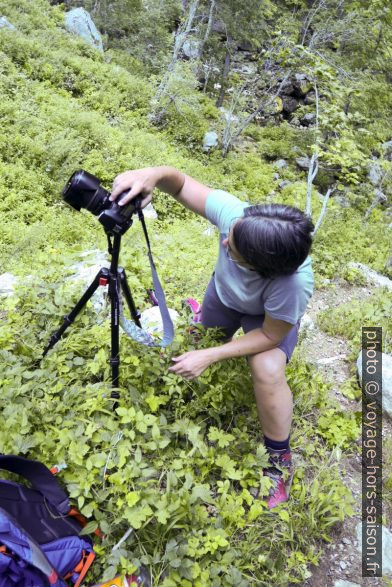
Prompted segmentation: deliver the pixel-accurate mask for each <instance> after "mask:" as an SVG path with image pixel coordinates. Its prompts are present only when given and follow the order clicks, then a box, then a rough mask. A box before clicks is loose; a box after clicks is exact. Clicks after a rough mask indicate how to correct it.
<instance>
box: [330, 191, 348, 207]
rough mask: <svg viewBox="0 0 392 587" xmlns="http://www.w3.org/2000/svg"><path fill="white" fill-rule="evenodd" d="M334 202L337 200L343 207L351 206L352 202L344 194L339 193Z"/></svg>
mask: <svg viewBox="0 0 392 587" xmlns="http://www.w3.org/2000/svg"><path fill="white" fill-rule="evenodd" d="M333 200H334V202H337V203H338V204H339V205H340V206H341V207H342V208H351V203H350V200H349V199H348V198H346V197H345V196H343V194H337V195H335V196H334V197H333Z"/></svg>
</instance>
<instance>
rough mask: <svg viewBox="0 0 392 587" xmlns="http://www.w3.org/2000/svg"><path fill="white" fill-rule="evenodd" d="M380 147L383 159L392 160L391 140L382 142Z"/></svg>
mask: <svg viewBox="0 0 392 587" xmlns="http://www.w3.org/2000/svg"><path fill="white" fill-rule="evenodd" d="M382 148H383V149H384V156H385V159H387V160H388V161H392V141H387V142H386V143H384V144H383V146H382Z"/></svg>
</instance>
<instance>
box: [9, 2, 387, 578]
mask: <svg viewBox="0 0 392 587" xmlns="http://www.w3.org/2000/svg"><path fill="white" fill-rule="evenodd" d="M0 12H1V14H4V15H5V16H6V17H7V18H8V19H9V21H10V22H12V23H13V24H14V25H15V27H16V29H15V30H8V29H7V28H4V29H1V30H0V64H1V70H0V92H1V98H2V99H1V101H0V112H1V117H2V134H1V136H0V175H1V178H2V179H1V183H0V231H1V235H2V237H1V240H2V251H3V255H2V259H1V267H0V271H1V272H4V271H11V272H12V273H13V274H15V275H18V276H19V277H20V282H19V286H18V289H17V291H16V293H15V295H14V296H12V297H10V298H9V299H8V300H2V307H1V313H0V318H1V320H0V349H1V350H0V357H1V372H0V381H1V387H2V391H1V394H0V409H1V413H2V422H3V425H2V426H1V428H0V450H1V452H4V453H15V454H20V455H26V456H29V457H32V458H36V459H38V460H41V461H43V462H44V463H46V464H47V465H52V464H54V463H62V462H65V463H66V464H67V468H66V469H65V470H64V471H62V473H61V479H62V480H63V481H64V483H65V484H66V486H67V489H68V491H69V493H70V495H71V497H72V499H73V500H74V501H75V503H76V504H77V505H78V507H79V509H80V510H81V512H82V513H83V514H85V515H86V516H87V517H89V518H90V519H91V524H90V525H89V530H90V531H91V532H93V531H94V529H95V528H96V527H97V525H99V527H100V528H101V530H102V531H103V533H104V535H105V537H104V539H103V540H102V542H100V543H99V542H98V543H97V546H96V549H97V552H98V554H99V557H98V562H97V563H96V564H95V565H94V566H93V571H92V577H91V578H92V579H93V578H94V579H99V578H102V576H105V577H107V578H111V577H112V576H113V575H114V574H115V573H116V571H122V572H124V571H127V570H128V571H129V570H133V569H134V568H136V567H139V566H140V565H144V566H146V567H148V569H149V570H150V572H151V575H152V577H153V581H154V583H155V584H158V583H159V584H162V585H166V587H170V586H174V585H183V586H187V585H189V586H190V585H195V586H196V587H203V586H205V585H214V586H219V585H236V586H246V585H253V584H259V585H265V586H269V585H282V586H283V585H288V584H290V583H298V584H301V583H303V581H304V580H305V579H306V578H307V577H309V576H310V571H309V565H310V564H312V563H314V564H315V563H317V561H318V558H319V556H320V553H321V548H322V543H323V541H328V540H329V539H330V538H329V536H330V531H331V529H332V528H333V526H334V525H335V524H336V523H337V522H341V521H342V520H343V519H344V517H345V516H346V515H350V513H351V511H352V510H351V503H352V498H351V495H350V492H349V491H348V490H347V488H346V486H345V484H344V483H343V482H342V481H341V477H340V467H341V465H340V462H339V459H340V456H341V453H342V450H345V451H349V452H350V451H355V450H356V445H355V440H356V438H357V437H358V433H359V429H358V425H359V424H358V417H357V416H356V415H354V416H350V417H349V416H347V415H346V414H343V413H342V412H341V411H340V410H339V408H338V406H336V405H334V404H331V401H330V399H329V397H328V385H327V384H325V382H323V380H322V379H321V378H320V376H319V375H318V374H317V373H316V371H315V370H313V369H312V368H311V367H310V366H309V365H307V364H306V363H305V362H304V361H303V360H302V358H301V356H300V355H299V354H295V355H294V357H293V360H292V361H291V363H290V365H289V367H288V382H289V385H290V386H291V388H292V390H293V393H294V397H295V417H294V428H293V435H292V441H291V443H292V448H293V451H294V453H295V455H296V475H295V479H294V484H293V488H292V500H291V501H290V503H289V504H288V505H287V506H285V507H284V508H281V509H280V510H279V511H275V512H273V513H271V512H268V511H267V508H266V504H265V501H263V499H262V497H263V496H264V497H265V496H266V495H267V494H268V481H267V480H266V479H264V481H263V482H262V484H261V498H259V499H256V498H255V497H254V490H255V489H256V488H257V487H260V472H261V470H262V468H263V465H265V464H266V454H265V451H264V448H263V445H262V443H261V433H260V428H259V424H258V422H257V414H256V409H255V403H254V398H253V391H252V385H251V381H250V377H249V374H248V369H247V368H246V363H245V360H230V361H226V362H225V363H224V364H215V365H213V366H212V367H211V368H210V369H209V370H207V372H205V373H204V374H203V375H202V376H201V377H200V378H199V379H198V380H197V381H193V382H191V383H190V382H187V381H184V380H181V379H179V378H178V377H176V376H175V375H173V374H169V373H168V366H169V364H170V363H171V357H172V356H175V355H177V354H180V353H182V352H185V351H186V350H190V349H192V348H194V345H195V343H194V341H193V339H192V337H191V336H190V335H189V334H187V327H188V324H187V318H186V316H184V314H183V313H182V311H181V300H182V299H183V298H184V297H187V296H189V295H192V296H195V297H199V298H200V297H201V296H202V294H203V291H204V288H205V286H206V285H207V283H208V280H209V276H210V274H211V272H212V270H213V264H214V256H215V254H216V247H217V238H216V235H215V233H213V232H212V234H211V235H210V234H209V233H208V234H206V232H205V231H206V229H207V228H208V224H207V222H206V221H202V220H197V219H195V218H193V217H192V216H191V215H190V214H189V212H187V211H186V210H184V208H182V207H180V206H179V205H178V204H177V203H176V202H175V201H174V200H173V199H171V198H169V197H167V196H165V195H163V194H157V196H156V197H155V199H154V206H155V208H156V210H157V212H158V215H159V220H157V221H155V222H151V223H150V224H149V230H150V235H151V241H152V247H153V251H154V256H155V259H156V263H157V267H158V271H159V273H160V275H161V276H162V280H163V282H164V289H165V291H166V296H167V299H168V301H169V305H170V306H171V307H174V308H176V309H177V310H178V311H179V312H180V320H179V322H178V323H177V329H176V330H177V334H176V338H175V342H174V344H173V345H172V347H171V348H170V350H166V351H159V350H156V349H147V348H145V347H141V346H138V345H136V344H135V343H134V342H132V341H130V340H129V339H127V338H126V337H125V335H124V336H122V338H121V358H122V363H121V381H120V394H121V398H120V400H119V404H118V406H117V407H115V406H114V405H113V400H112V399H111V398H110V391H111V389H110V373H109V365H108V362H107V358H108V353H109V347H110V334H109V333H110V326H109V319H108V311H107V309H105V308H103V309H101V310H100V312H99V313H97V311H96V310H95V309H94V306H93V305H92V304H88V306H87V308H86V310H85V311H84V312H83V313H82V315H80V316H79V317H78V319H77V321H76V322H75V324H74V325H73V326H72V328H71V329H70V332H69V333H68V334H67V335H66V336H65V337H64V339H63V340H62V341H61V342H60V343H59V344H58V345H57V346H56V347H55V348H54V350H53V351H52V352H50V353H49V355H48V356H47V357H46V358H45V359H44V360H43V361H41V362H39V359H40V356H41V354H42V349H43V348H44V347H45V345H46V343H47V341H48V337H49V335H50V334H51V332H52V331H53V330H55V329H56V328H57V327H58V325H59V324H60V321H61V317H62V316H63V315H65V314H66V313H67V312H68V311H69V310H70V308H71V307H72V305H73V304H74V303H75V302H76V301H77V299H78V297H79V296H80V294H81V291H82V289H83V286H82V284H80V283H77V282H75V280H74V279H72V273H73V270H72V265H74V264H75V263H76V262H78V261H80V254H81V253H82V252H83V251H84V250H87V249H100V250H103V251H105V250H106V239H105V236H104V234H103V231H102V230H101V227H100V225H99V224H98V223H97V221H96V219H95V218H94V217H93V216H92V215H91V214H88V213H87V212H86V213H81V214H77V213H76V212H74V211H72V210H70V209H68V208H67V207H66V206H65V205H64V204H63V203H62V200H61V197H60V192H61V190H62V188H63V186H64V184H65V182H66V181H67V179H68V177H69V176H70V175H71V173H72V172H73V171H75V170H76V169H78V168H84V169H86V170H88V171H90V172H91V173H93V174H95V175H97V176H98V177H100V178H101V179H102V181H103V183H104V185H105V187H107V188H108V189H110V186H111V182H112V180H113V179H114V177H115V176H116V175H117V174H118V173H120V172H122V171H124V170H125V169H132V168H138V167H145V166H148V165H159V164H165V165H166V164H167V165H173V166H176V167H177V168H180V169H181V170H183V171H184V172H186V173H188V174H190V175H192V176H194V177H196V178H197V179H198V180H200V181H202V182H204V183H206V184H208V185H210V186H214V187H218V188H222V189H226V190H228V191H232V192H233V193H235V194H236V195H238V196H239V197H241V198H243V199H248V200H249V201H251V202H252V203H255V202H262V201H267V200H268V199H269V198H271V193H272V192H274V190H276V180H275V179H274V168H273V166H272V165H271V164H270V163H269V161H270V160H271V159H273V158H277V157H285V158H287V159H288V160H290V159H292V158H293V152H292V148H293V147H294V146H295V145H298V144H300V145H303V146H306V145H309V140H310V138H309V135H308V133H307V132H306V131H303V132H301V131H300V130H298V131H292V130H290V129H289V128H288V125H282V127H281V128H280V129H277V128H273V127H265V128H263V129H261V130H260V129H258V127H256V126H253V127H250V130H249V133H248V134H249V137H253V140H254V143H253V147H252V148H251V149H250V150H249V151H247V150H241V149H239V150H238V151H232V152H230V153H229V154H228V156H227V158H226V159H222V158H221V156H220V155H219V154H218V153H211V154H206V153H204V152H203V151H202V149H201V138H202V136H203V133H204V130H205V129H207V128H208V124H209V122H210V121H211V120H213V119H214V117H216V116H217V109H216V107H215V105H214V104H213V102H212V101H211V100H210V99H209V98H208V97H207V95H205V96H203V97H202V98H200V97H199V96H198V97H197V101H198V104H199V111H198V113H199V114H198V116H199V117H200V116H201V117H202V118H201V119H200V120H199V121H198V123H197V124H195V121H194V120H193V119H192V117H187V116H184V117H178V119H175V118H172V119H171V120H170V119H169V121H168V122H167V125H166V127H165V128H164V129H161V130H157V129H156V128H155V127H153V126H152V125H151V123H150V122H149V119H148V116H147V114H148V111H149V104H150V100H151V97H152V95H153V93H154V89H155V86H156V79H155V77H154V76H148V75H146V70H145V68H144V65H143V64H142V63H141V62H138V61H137V60H136V59H135V58H134V57H132V60H131V61H129V60H128V61H127V69H125V68H124V67H122V66H121V65H119V63H121V61H122V60H125V59H126V54H121V53H120V52H118V53H117V54H116V53H115V52H112V53H110V52H108V54H104V55H101V54H99V53H98V52H96V51H95V50H93V49H91V48H89V47H88V46H87V45H86V44H85V43H84V42H82V41H80V40H78V39H77V38H76V37H73V36H71V35H69V34H67V33H66V32H65V30H64V27H63V16H64V15H63V12H62V9H60V8H59V7H51V6H50V5H49V3H48V2H46V0H37V1H36V2H28V1H27V0H22V1H18V2H17V1H16V0H7V1H4V0H0ZM130 63H133V67H131V66H130ZM195 92H196V90H195ZM195 99H196V98H195ZM173 116H174V115H173ZM284 173H286V174H287V177H288V178H289V179H290V180H293V181H294V183H292V185H291V186H289V187H287V188H285V189H283V190H282V191H281V192H280V194H279V198H278V200H279V201H281V202H284V203H287V204H294V205H297V206H299V207H300V208H302V209H303V208H304V206H305V200H306V177H305V174H301V173H298V171H296V170H294V168H289V169H288V170H287V171H285V172H284ZM275 200H276V196H275ZM361 206H362V208H361ZM313 208H314V214H315V216H317V215H318V213H319V211H320V209H321V201H320V198H319V195H318V194H317V193H316V192H315V193H314V195H313ZM384 223H385V221H384V219H381V218H380V215H379V214H378V210H375V211H374V212H373V213H372V214H371V215H370V216H369V218H368V219H367V220H366V222H365V221H364V220H363V203H362V204H361V205H360V206H359V207H358V208H351V209H350V210H346V209H344V208H341V207H340V206H339V205H338V204H337V203H335V202H334V201H332V202H331V205H330V206H329V212H328V214H327V216H326V219H325V221H324V223H323V225H322V229H321V230H320V231H319V232H318V234H317V237H316V239H315V243H314V250H313V265H314V270H315V275H316V283H317V285H318V286H319V285H323V284H325V282H326V280H328V279H331V278H332V277H335V276H341V277H346V278H348V279H350V280H352V281H355V279H357V276H356V275H353V274H352V273H350V271H349V270H348V268H347V263H348V261H350V260H355V261H359V262H364V263H367V264H368V265H370V266H371V267H373V268H374V269H377V270H383V269H384V264H385V255H386V253H387V251H388V234H387V231H386V230H383V229H380V226H383V224H384ZM343 228H344V230H343ZM121 263H122V264H123V265H124V266H125V267H126V269H127V272H128V278H129V282H130V286H131V289H132V292H133V294H134V298H135V302H136V305H137V306H138V307H140V308H141V309H143V308H144V307H145V306H146V305H147V304H148V302H147V299H146V294H145V292H146V288H147V287H150V285H151V281H150V275H149V270H148V269H147V258H146V255H145V245H144V241H143V239H142V232H141V229H140V226H139V224H138V223H136V222H135V225H134V226H133V227H132V228H131V229H130V230H129V231H128V233H127V234H126V235H125V237H124V239H123V250H122V253H121ZM388 304H389V305H388ZM386 306H387V307H386ZM389 306H390V299H389V298H386V297H383V298H382V299H381V298H380V300H379V304H378V302H377V308H380V314H379V315H378V314H377V318H378V316H382V314H383V313H384V312H385V311H387V312H388V308H389ZM367 311H368V307H367V306H365V307H364V312H365V314H366V312H367ZM369 311H370V306H369ZM340 312H341V313H340V314H339V313H338V311H337V313H336V317H335V316H334V318H333V326H331V327H333V328H334V331H335V333H336V332H338V328H339V324H343V323H344V329H345V331H344V334H345V335H346V334H347V329H349V335H350V338H351V337H352V338H353V339H354V337H355V336H356V333H357V332H359V314H358V315H357V314H352V313H351V312H347V313H345V309H344V308H342V309H341V310H340ZM366 315H367V314H366ZM369 318H370V319H373V318H375V316H370V317H369ZM361 319H362V315H361ZM380 319H381V318H380ZM327 327H328V326H327V324H326V326H325V328H327ZM216 337H217V333H210V332H208V333H206V332H204V333H202V337H201V341H200V342H199V343H198V345H199V346H201V347H206V348H207V347H208V346H211V345H213V344H216ZM129 527H131V528H133V532H132V534H131V536H130V538H129V539H128V540H127V541H126V542H125V543H123V544H122V545H121V547H120V548H118V549H117V550H115V551H112V548H113V546H114V545H115V544H116V543H117V542H118V540H119V539H120V538H121V537H122V536H123V534H124V533H125V532H126V531H127V530H128V528H129Z"/></svg>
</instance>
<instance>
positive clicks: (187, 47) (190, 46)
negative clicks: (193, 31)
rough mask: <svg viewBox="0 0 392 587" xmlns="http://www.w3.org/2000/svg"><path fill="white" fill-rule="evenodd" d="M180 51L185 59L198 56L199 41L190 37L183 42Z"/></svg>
mask: <svg viewBox="0 0 392 587" xmlns="http://www.w3.org/2000/svg"><path fill="white" fill-rule="evenodd" d="M182 52H183V54H184V56H185V57H187V59H198V58H199V57H200V41H199V40H198V39H192V38H191V37H190V38H189V39H187V40H186V41H185V43H184V44H183V46H182Z"/></svg>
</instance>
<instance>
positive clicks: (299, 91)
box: [292, 73, 313, 98]
mask: <svg viewBox="0 0 392 587" xmlns="http://www.w3.org/2000/svg"><path fill="white" fill-rule="evenodd" d="M292 83H293V86H294V91H295V94H296V95H297V96H299V97H301V98H302V97H304V96H306V94H308V93H309V92H310V91H311V90H312V88H313V85H312V83H311V82H310V81H309V79H308V78H307V76H306V75H305V74H304V73H296V74H295V76H294V80H293V82H292Z"/></svg>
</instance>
